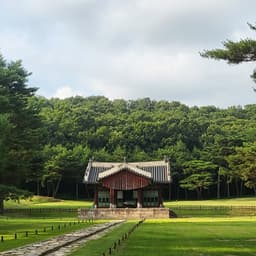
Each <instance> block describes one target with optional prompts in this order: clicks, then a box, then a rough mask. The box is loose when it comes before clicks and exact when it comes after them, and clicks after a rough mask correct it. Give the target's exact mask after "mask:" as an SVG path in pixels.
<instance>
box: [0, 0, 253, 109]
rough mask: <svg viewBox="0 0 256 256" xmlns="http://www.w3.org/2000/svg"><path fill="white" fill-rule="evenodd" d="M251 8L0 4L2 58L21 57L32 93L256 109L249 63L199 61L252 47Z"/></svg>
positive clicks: (177, 0) (242, 1) (184, 3)
mask: <svg viewBox="0 0 256 256" xmlns="http://www.w3.org/2000/svg"><path fill="white" fill-rule="evenodd" d="M255 10H256V1H251V0H222V1H221V0H193V1H191V0H54V1H53V0H11V1H10V0H0V24H1V25H0V53H1V54H2V55H3V57H4V58H5V59H7V60H8V61H10V60H18V59H21V60H22V63H23V66H24V67H25V68H26V69H27V70H28V71H30V72H32V75H31V77H30V79H29V86H33V87H34V86H35V87H38V88H39V90H38V91H37V94H38V95H42V96H45V97H47V98H51V97H58V98H66V97H71V96H76V95H81V96H84V97H88V96H92V95H103V96H106V97H108V98H110V99H120V98H123V99H138V98H145V97H150V98H151V99H153V100H168V101H180V102H181V103H184V104H187V105H189V106H194V105H197V106H205V105H215V106H218V107H223V108H226V107H229V106H233V105H235V106H238V105H241V106H244V105H247V104H254V103H256V94H255V93H254V92H253V90H252V87H253V86H255V87H256V85H255V84H254V83H253V81H252V80H251V78H250V74H251V73H252V71H253V69H254V68H255V63H254V64H253V63H242V64H239V65H228V64H227V63H225V62H223V61H216V60H211V59H205V58H202V57H201V56H200V54H199V52H202V51H203V50H204V49H213V48H221V47H222V44H221V43H222V42H223V41H225V40H227V39H231V40H234V41H237V40H240V39H242V38H252V39H255V32H254V33H253V31H251V30H250V29H249V27H248V25H247V22H249V23H252V24H255V23H256V16H255Z"/></svg>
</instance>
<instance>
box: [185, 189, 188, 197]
mask: <svg viewBox="0 0 256 256" xmlns="http://www.w3.org/2000/svg"><path fill="white" fill-rule="evenodd" d="M185 200H188V191H187V190H186V189H185Z"/></svg>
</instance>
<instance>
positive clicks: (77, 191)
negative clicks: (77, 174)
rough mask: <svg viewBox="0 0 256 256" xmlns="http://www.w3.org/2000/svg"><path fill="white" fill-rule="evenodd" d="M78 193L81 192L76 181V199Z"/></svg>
mask: <svg viewBox="0 0 256 256" xmlns="http://www.w3.org/2000/svg"><path fill="white" fill-rule="evenodd" d="M78 193H79V184H78V182H76V200H78V196H79V195H78Z"/></svg>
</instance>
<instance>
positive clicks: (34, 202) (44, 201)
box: [4, 196, 92, 209]
mask: <svg viewBox="0 0 256 256" xmlns="http://www.w3.org/2000/svg"><path fill="white" fill-rule="evenodd" d="M4 206H5V208H9V209H20V208H88V207H92V202H91V201H75V200H61V199H55V198H52V197H46V196H33V197H32V198H30V199H27V200H20V201H19V202H17V201H13V200H9V201H5V202H4Z"/></svg>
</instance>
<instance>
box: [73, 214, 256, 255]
mask: <svg viewBox="0 0 256 256" xmlns="http://www.w3.org/2000/svg"><path fill="white" fill-rule="evenodd" d="M124 229H125V227H122V229H119V230H115V231H114V232H112V233H111V234H109V235H107V236H105V237H104V238H102V239H100V240H98V241H92V242H89V243H88V245H86V246H85V247H83V248H81V249H80V250H79V251H77V252H74V253H73V254H72V256H80V255H100V252H101V253H102V252H103V251H106V249H107V248H108V247H109V246H110V245H111V244H112V245H113V243H114V241H115V240H116V239H117V237H118V236H120V234H118V235H117V233H118V232H119V233H122V232H125V230H124ZM103 241H104V242H103ZM255 242H256V218H254V217H240V218H217V219H216V218H188V219H169V220H162V221H157V220H147V221H146V222H144V223H143V224H142V225H141V226H140V227H139V228H138V229H137V230H135V232H134V233H132V234H131V236H130V237H129V238H128V240H126V241H124V242H122V243H121V246H120V247H118V249H117V250H116V251H115V253H114V254H113V255H116V256H141V255H143V256H145V255H147V256H151V255H152V256H153V255H154V256H155V255H157V256H170V255H175V256H180V255H189V256H190V255H192V256H208V255H209V256H224V255H225V256H234V255H241V256H248V255H256V246H255ZM95 249H96V250H97V254H94V250H95Z"/></svg>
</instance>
